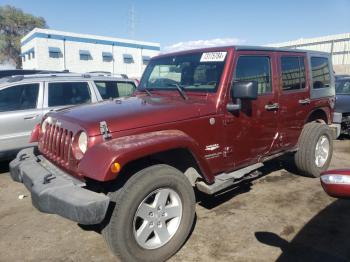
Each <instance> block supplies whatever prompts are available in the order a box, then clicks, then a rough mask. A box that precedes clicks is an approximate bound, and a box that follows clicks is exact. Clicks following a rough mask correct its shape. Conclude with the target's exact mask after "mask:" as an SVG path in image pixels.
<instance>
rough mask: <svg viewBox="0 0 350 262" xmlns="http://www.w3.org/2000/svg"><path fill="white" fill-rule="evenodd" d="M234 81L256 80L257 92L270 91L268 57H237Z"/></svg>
mask: <svg viewBox="0 0 350 262" xmlns="http://www.w3.org/2000/svg"><path fill="white" fill-rule="evenodd" d="M234 80H235V81H256V82H258V93H259V94H266V93H271V92H272V85H271V66H270V58H269V57H267V56H241V57H239V58H238V61H237V66H236V72H235V77H234Z"/></svg>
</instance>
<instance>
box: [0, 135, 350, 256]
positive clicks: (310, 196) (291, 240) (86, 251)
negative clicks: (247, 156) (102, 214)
mask: <svg viewBox="0 0 350 262" xmlns="http://www.w3.org/2000/svg"><path fill="white" fill-rule="evenodd" d="M7 164H8V163H2V164H1V166H0V173H2V174H0V254H1V255H0V260H1V261H117V259H116V258H115V257H113V255H112V254H111V253H110V252H109V250H108V249H107V247H106V245H105V243H104V241H103V239H102V237H101V236H100V235H99V234H98V233H96V232H95V231H92V230H88V229H85V230H84V229H82V228H80V227H79V226H77V224H75V223H73V222H70V221H68V220H65V219H63V218H60V217H58V216H56V215H48V214H42V213H39V212H38V211H37V210H35V209H34V208H33V207H32V205H31V199H30V196H28V192H27V191H26V190H25V188H24V186H23V185H22V184H19V183H14V182H12V181H11V179H10V177H9V175H8V173H7V172H8V169H7ZM331 167H332V168H340V167H350V140H342V141H336V142H335V153H334V155H333V160H332V165H331ZM263 171H264V173H265V174H268V175H267V176H264V177H262V178H260V179H258V180H256V181H254V182H253V183H252V184H250V185H246V186H244V187H241V188H239V189H235V190H231V191H229V192H227V193H225V194H222V195H220V196H217V197H205V196H203V195H198V205H197V220H196V224H195V228H194V231H193V233H192V235H191V236H190V238H189V240H188V241H187V243H186V244H185V246H184V247H183V248H182V249H181V250H180V251H179V252H178V254H177V255H176V256H175V257H173V258H172V261H214V260H215V261H275V260H279V261H298V260H299V261H349V260H350V241H349V236H350V200H349V201H345V200H335V199H332V198H330V197H328V196H327V195H326V194H325V193H324V192H323V191H322V189H321V187H320V183H319V180H318V179H311V178H305V177H301V176H298V175H295V174H292V173H290V172H288V171H286V170H285V169H283V166H281V165H280V163H278V162H276V161H275V162H273V163H271V164H269V165H268V166H267V167H266V168H265V169H264V170H263ZM21 194H25V195H26V196H27V197H25V198H24V199H22V200H20V199H19V198H18V196H19V195H21Z"/></svg>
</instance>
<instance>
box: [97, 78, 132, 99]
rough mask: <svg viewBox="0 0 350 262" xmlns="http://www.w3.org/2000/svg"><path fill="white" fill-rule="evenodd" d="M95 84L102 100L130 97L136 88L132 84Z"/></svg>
mask: <svg viewBox="0 0 350 262" xmlns="http://www.w3.org/2000/svg"><path fill="white" fill-rule="evenodd" d="M95 84H96V87H97V89H98V91H99V92H100V95H101V97H102V99H104V100H105V99H110V98H118V97H123V96H130V95H131V94H132V93H133V92H134V90H135V88H136V87H135V85H134V84H133V83H129V82H116V81H95Z"/></svg>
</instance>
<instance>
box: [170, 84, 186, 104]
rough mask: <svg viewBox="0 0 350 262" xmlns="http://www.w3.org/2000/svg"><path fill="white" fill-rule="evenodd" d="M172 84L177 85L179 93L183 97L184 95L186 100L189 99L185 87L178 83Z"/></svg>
mask: <svg viewBox="0 0 350 262" xmlns="http://www.w3.org/2000/svg"><path fill="white" fill-rule="evenodd" d="M171 85H172V86H175V87H176V90H177V91H179V94H180V95H181V97H182V98H183V99H184V100H188V96H187V95H186V93H185V90H184V88H183V87H181V86H180V85H178V84H171Z"/></svg>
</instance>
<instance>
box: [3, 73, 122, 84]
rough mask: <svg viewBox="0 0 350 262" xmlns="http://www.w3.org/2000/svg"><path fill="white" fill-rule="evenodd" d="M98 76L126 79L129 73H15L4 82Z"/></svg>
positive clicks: (4, 79) (5, 78)
mask: <svg viewBox="0 0 350 262" xmlns="http://www.w3.org/2000/svg"><path fill="white" fill-rule="evenodd" d="M94 76H95V77H96V76H105V77H108V76H109V77H120V78H124V79H128V77H127V75H124V74H111V73H109V74H103V73H96V72H94V73H84V74H79V73H66V72H63V73H59V72H58V73H49V74H33V75H14V76H9V77H4V78H3V81H1V82H2V83H3V82H8V83H13V82H19V81H22V80H23V79H33V78H47V77H83V78H91V77H94Z"/></svg>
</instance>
